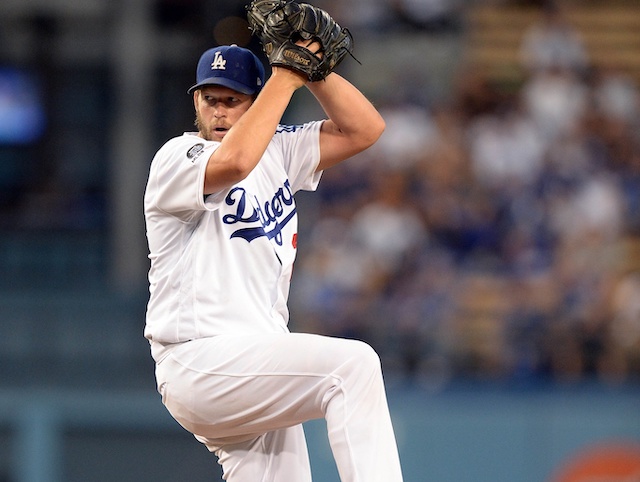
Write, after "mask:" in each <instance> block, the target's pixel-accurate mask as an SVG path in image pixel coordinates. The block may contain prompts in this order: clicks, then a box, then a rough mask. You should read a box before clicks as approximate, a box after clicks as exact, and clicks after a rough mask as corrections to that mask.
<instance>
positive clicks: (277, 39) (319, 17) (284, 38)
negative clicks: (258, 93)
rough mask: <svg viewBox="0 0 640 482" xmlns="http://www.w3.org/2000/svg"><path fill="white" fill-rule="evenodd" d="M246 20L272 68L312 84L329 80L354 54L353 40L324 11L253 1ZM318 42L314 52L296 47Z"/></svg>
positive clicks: (283, 0) (286, 0)
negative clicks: (283, 69) (289, 71)
mask: <svg viewBox="0 0 640 482" xmlns="http://www.w3.org/2000/svg"><path fill="white" fill-rule="evenodd" d="M246 9H247V19H248V21H249V26H250V27H251V31H252V33H253V34H254V35H256V36H257V37H258V39H260V42H261V43H262V46H263V48H264V51H265V53H266V54H267V57H268V59H269V63H270V64H271V65H276V66H279V67H287V68H289V69H293V70H296V71H298V72H300V73H302V74H303V75H305V76H306V77H307V78H308V79H309V80H310V81H311V82H316V81H318V80H323V79H324V78H326V77H327V75H329V74H330V73H331V72H332V71H333V70H334V69H335V68H336V67H337V66H338V64H339V63H340V62H342V60H343V59H344V57H345V56H346V55H347V54H349V55H352V54H351V51H352V49H353V38H352V36H351V33H350V32H349V31H348V30H347V29H346V28H341V27H340V25H338V24H337V23H336V22H335V20H333V18H331V16H330V15H329V14H328V13H327V12H325V11H324V10H322V9H320V8H317V7H314V6H313V5H309V4H307V3H297V2H294V1H292V0H253V1H252V2H251V4H249V5H247V7H246ZM300 40H303V41H304V45H311V44H312V43H314V42H317V43H318V44H319V45H320V49H319V50H318V51H317V52H312V51H310V50H309V49H307V48H305V47H303V46H300V45H297V44H296V42H299V41H300Z"/></svg>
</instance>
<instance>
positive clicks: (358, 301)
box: [292, 1, 640, 387]
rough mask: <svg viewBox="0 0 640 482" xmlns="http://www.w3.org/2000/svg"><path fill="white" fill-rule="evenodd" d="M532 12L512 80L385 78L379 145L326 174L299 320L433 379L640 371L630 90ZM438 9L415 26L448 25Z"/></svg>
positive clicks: (610, 376)
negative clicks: (425, 88)
mask: <svg viewBox="0 0 640 482" xmlns="http://www.w3.org/2000/svg"><path fill="white" fill-rule="evenodd" d="M397 3H399V4H403V6H404V7H406V9H407V10H405V12H408V9H410V8H411V6H413V5H414V4H415V5H418V4H421V3H424V4H426V3H431V4H434V5H441V6H444V5H452V4H451V3H448V2H417V1H416V2H409V1H407V2H397ZM367 5H368V4H367ZM373 10H375V9H373ZM373 10H372V11H371V12H369V13H373ZM418 10H420V11H422V12H424V11H425V10H424V9H421V7H418ZM543 11H544V15H542V13H541V16H540V18H539V19H538V20H537V21H536V22H535V23H534V24H532V25H531V26H530V27H529V29H528V31H527V32H524V35H523V36H522V45H521V46H520V47H519V48H520V54H521V57H520V58H521V66H520V67H521V69H522V80H521V82H519V83H518V84H517V85H516V86H513V85H508V86H505V85H500V84H499V83H495V82H492V81H491V79H490V78H488V77H486V76H484V75H483V72H482V71H481V70H476V69H475V68H474V66H473V65H466V66H464V68H463V69H462V70H460V71H459V73H458V74H457V75H456V77H455V79H454V82H453V86H452V95H451V97H450V99H447V100H446V101H444V102H443V101H442V100H441V99H438V98H434V99H428V100H427V101H426V102H422V101H421V100H420V99H423V98H424V97H422V96H420V95H419V92H416V91H411V90H410V91H402V89H399V88H398V89H396V86H390V92H393V94H392V95H390V96H389V97H388V98H387V99H384V100H383V103H382V104H381V105H380V108H381V110H382V112H383V115H384V117H385V119H386V121H387V130H386V132H385V134H383V137H382V139H381V140H380V142H379V143H378V144H377V146H374V148H373V149H371V150H369V151H368V152H367V153H366V154H365V155H362V156H361V157H360V158H358V159H356V160H354V161H352V162H349V163H346V164H345V165H343V166H340V167H338V168H336V169H335V170H332V171H329V172H326V173H325V175H324V179H323V183H322V184H321V189H320V193H321V194H320V196H321V199H322V200H321V202H320V203H319V204H317V205H315V206H314V208H313V209H314V210H315V212H316V214H317V218H316V219H315V221H314V223H313V226H312V227H311V229H310V234H309V239H308V240H307V241H306V243H307V244H308V245H310V246H309V247H308V248H307V249H306V250H305V249H304V248H301V253H300V258H299V261H298V263H297V267H296V272H295V274H294V285H293V293H292V306H293V312H294V318H293V320H294V323H297V325H296V326H297V327H299V328H302V329H308V330H312V331H320V332H324V333H328V334H332V335H339V336H351V337H357V338H361V339H365V340H367V341H369V342H371V343H372V344H373V345H374V346H375V347H376V348H377V349H378V350H379V351H380V353H381V355H382V358H383V362H384V363H385V366H386V367H387V369H389V370H398V371H400V372H401V373H403V374H404V375H406V376H407V377H408V378H409V379H410V380H412V381H418V382H421V383H422V382H424V383H426V384H431V385H433V386H434V387H438V386H441V385H442V384H446V383H447V382H448V381H450V380H452V379H473V380H476V379H480V380H500V381H511V382H516V383H536V382H545V381H555V382H576V381H584V380H594V379H596V380H599V381H602V382H605V383H620V382H629V381H636V382H637V381H638V380H640V271H638V270H639V269H640V263H639V262H638V261H639V260H638V258H637V257H635V258H634V247H637V246H638V239H639V238H638V236H640V214H639V213H640V211H639V208H640V135H638V132H640V131H639V129H638V127H640V97H639V96H640V91H639V90H638V85H637V83H636V82H635V80H634V79H632V78H631V77H629V76H627V75H626V73H625V72H624V71H620V70H617V69H613V68H607V67H597V68H596V67H595V66H594V65H592V64H591V63H590V59H589V54H588V51H587V49H586V48H585V46H584V44H583V42H582V39H581V36H580V34H579V32H577V31H576V30H574V29H573V28H572V27H571V25H570V24H569V23H567V22H566V21H565V19H564V18H563V12H562V10H560V9H555V8H550V7H546V8H545V9H544V10H543ZM354 12H355V10H354ZM541 12H542V10H541ZM447 13H448V14H447V15H440V16H438V17H432V18H430V22H432V23H430V24H428V25H427V24H423V25H422V26H420V28H424V29H427V30H431V31H434V29H435V31H442V29H456V28H458V26H459V24H458V22H456V21H455V19H456V16H455V14H454V15H449V13H454V12H451V11H448V12H447ZM355 18H359V17H358V16H357V15H356V14H354V18H352V19H349V18H348V19H346V20H345V22H344V23H345V24H347V25H349V24H353V21H354V20H355ZM408 18H411V19H413V20H417V19H418V17H417V16H416V15H413V14H411V13H407V15H406V16H404V17H401V18H400V19H401V20H406V19H408ZM377 20H380V19H377ZM372 21H373V23H372V24H370V25H375V24H376V20H375V19H373V20H372ZM636 256H637V254H636Z"/></svg>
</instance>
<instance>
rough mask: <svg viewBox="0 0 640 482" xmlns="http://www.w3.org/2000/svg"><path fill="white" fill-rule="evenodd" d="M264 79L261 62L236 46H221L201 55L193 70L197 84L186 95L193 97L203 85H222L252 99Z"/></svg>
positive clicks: (251, 53) (252, 54)
mask: <svg viewBox="0 0 640 482" xmlns="http://www.w3.org/2000/svg"><path fill="white" fill-rule="evenodd" d="M264 75H265V74H264V67H263V65H262V62H260V59H258V57H257V56H256V55H255V54H254V53H253V52H251V50H248V49H245V48H242V47H238V46H237V45H235V44H233V45H223V46H220V47H214V48H212V49H209V50H207V51H206V52H205V53H203V54H202V56H201V57H200V61H199V62H198V68H197V70H196V84H195V85H194V86H192V87H191V88H190V89H189V90H188V91H187V92H188V93H189V94H192V93H193V92H194V91H195V90H197V89H199V88H201V87H204V86H205V85H221V86H223V87H228V88H230V89H233V90H235V91H237V92H240V93H242V94H248V95H253V94H256V93H258V92H260V89H262V85H263V84H264Z"/></svg>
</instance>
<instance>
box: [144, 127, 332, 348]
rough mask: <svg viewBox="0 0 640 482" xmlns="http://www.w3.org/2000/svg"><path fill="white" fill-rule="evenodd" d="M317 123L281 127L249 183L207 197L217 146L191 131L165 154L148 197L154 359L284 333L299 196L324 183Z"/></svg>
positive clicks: (149, 330)
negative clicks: (210, 343)
mask: <svg viewBox="0 0 640 482" xmlns="http://www.w3.org/2000/svg"><path fill="white" fill-rule="evenodd" d="M321 124H322V122H321V121H317V122H311V123H308V124H305V125H302V126H279V128H278V130H277V132H276V134H275V135H274V137H273V139H272V141H271V142H270V144H269V146H268V148H267V150H266V152H265V154H264V156H263V157H262V159H261V160H260V162H259V163H258V165H257V166H256V167H255V169H254V170H253V171H252V172H251V173H250V174H249V176H247V178H246V179H244V180H243V181H241V182H240V183H238V184H236V185H234V186H232V187H230V188H228V189H226V190H224V191H221V192H219V193H215V194H212V195H209V196H205V195H204V193H203V190H204V177H205V170H206V165H207V161H208V159H209V157H210V156H211V154H212V153H213V152H214V151H215V149H216V148H217V147H218V146H219V145H220V143H219V142H213V141H206V140H204V139H202V138H200V137H198V136H197V134H194V133H185V134H184V135H183V136H180V137H176V138H174V139H171V140H170V141H168V142H167V143H166V144H165V145H164V146H163V147H161V148H160V150H159V151H158V153H157V154H156V156H155V157H154V159H153V162H152V164H151V170H150V174H149V180H148V183H147V188H146V192H145V199H144V210H145V219H146V228H147V239H148V243H149V252H150V254H149V258H150V259H151V269H150V271H149V283H150V288H149V290H150V299H149V303H148V306H147V319H146V326H145V331H144V334H145V337H146V338H148V339H149V340H150V342H151V343H152V353H153V355H154V358H156V357H157V356H158V355H159V353H160V350H162V347H163V345H167V344H173V343H180V342H184V341H188V340H193V339H196V338H203V337H211V336H215V335H218V334H223V333H274V332H276V333H277V332H280V333H282V332H286V331H288V328H287V323H288V320H289V313H288V308H287V298H288V294H289V284H290V280H291V275H292V270H293V262H294V259H295V256H296V248H297V224H298V223H297V213H296V204H295V201H294V197H293V195H294V194H295V193H296V192H297V191H299V190H315V189H316V188H317V186H318V183H319V181H320V176H321V174H320V173H316V172H315V171H316V168H317V166H318V163H319V160H320V147H319V145H320V143H319V133H320V126H321ZM156 360H157V358H156Z"/></svg>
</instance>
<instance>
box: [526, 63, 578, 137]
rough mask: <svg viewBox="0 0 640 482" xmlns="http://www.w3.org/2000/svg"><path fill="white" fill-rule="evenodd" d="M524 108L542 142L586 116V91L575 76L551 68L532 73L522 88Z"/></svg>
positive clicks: (570, 72) (561, 132) (564, 70)
mask: <svg viewBox="0 0 640 482" xmlns="http://www.w3.org/2000/svg"><path fill="white" fill-rule="evenodd" d="M521 92H522V101H523V107H524V108H525V109H526V111H527V113H528V114H529V115H530V116H531V119H532V120H533V122H535V124H536V126H537V128H538V130H539V131H540V133H541V134H542V136H543V138H544V140H545V142H551V141H553V139H554V138H555V137H556V136H558V135H562V134H563V133H564V132H566V131H567V130H570V129H573V128H574V127H575V126H576V123H578V122H579V121H580V119H581V116H582V115H583V114H584V113H585V110H586V108H587V102H588V91H587V88H586V86H585V85H584V83H583V82H582V81H581V80H580V78H579V77H577V76H576V75H575V73H574V72H573V71H571V70H568V69H562V68H555V67H554V68H550V69H548V70H544V71H540V72H536V73H534V74H533V75H532V76H531V77H530V78H528V79H527V80H526V81H525V84H524V85H523V87H522V91H521Z"/></svg>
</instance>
